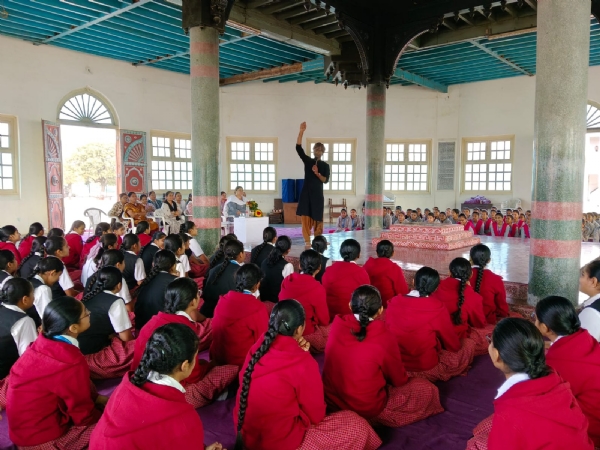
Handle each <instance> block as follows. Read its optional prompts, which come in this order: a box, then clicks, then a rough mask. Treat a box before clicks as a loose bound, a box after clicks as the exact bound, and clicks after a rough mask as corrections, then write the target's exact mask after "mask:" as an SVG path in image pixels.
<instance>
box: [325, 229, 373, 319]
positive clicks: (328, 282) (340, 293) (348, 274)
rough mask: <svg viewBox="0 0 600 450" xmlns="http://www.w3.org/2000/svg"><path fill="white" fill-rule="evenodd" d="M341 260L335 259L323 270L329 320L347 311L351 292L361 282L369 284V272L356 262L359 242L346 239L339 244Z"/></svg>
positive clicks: (358, 254) (361, 283)
mask: <svg viewBox="0 0 600 450" xmlns="http://www.w3.org/2000/svg"><path fill="white" fill-rule="evenodd" d="M340 256H341V257H342V259H343V261H336V262H335V263H333V264H332V265H331V267H329V268H328V269H327V270H326V271H325V275H323V279H322V283H323V287H324V288H325V292H327V307H328V308H329V320H333V318H334V317H335V316H336V315H337V314H347V313H348V302H349V301H350V297H352V293H353V292H354V291H355V290H356V288H358V287H359V286H362V285H363V284H370V283H371V280H370V278H369V274H368V273H367V271H366V270H365V269H363V268H362V267H361V266H359V265H358V264H357V263H356V260H357V259H358V258H360V244H359V243H358V242H357V241H356V240H354V239H346V240H345V241H344V242H342V245H341V246H340Z"/></svg>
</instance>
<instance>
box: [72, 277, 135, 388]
mask: <svg viewBox="0 0 600 450" xmlns="http://www.w3.org/2000/svg"><path fill="white" fill-rule="evenodd" d="M122 283H123V275H122V274H121V271H120V270H119V269H118V268H116V267H114V266H106V267H103V268H102V269H100V270H99V271H98V273H97V274H96V282H95V283H94V285H93V286H92V289H91V291H90V292H88V293H87V294H86V295H84V296H83V298H82V299H81V301H82V302H83V303H84V304H85V306H86V308H87V309H88V310H89V311H90V313H91V314H93V316H94V317H93V319H92V321H91V326H90V327H89V328H88V329H87V330H86V331H84V332H83V333H81V335H80V336H79V348H80V349H81V352H82V353H83V354H84V355H85V359H86V361H87V362H88V365H89V366H90V372H91V375H92V378H94V379H103V378H117V377H121V376H123V375H124V374H125V373H126V372H127V370H129V366H131V361H132V359H133V349H134V346H135V342H134V341H133V334H132V332H131V327H132V325H131V320H130V319H129V314H128V312H127V308H126V307H125V301H124V300H123V298H121V297H119V296H118V295H117V294H118V292H119V291H120V290H121V286H122Z"/></svg>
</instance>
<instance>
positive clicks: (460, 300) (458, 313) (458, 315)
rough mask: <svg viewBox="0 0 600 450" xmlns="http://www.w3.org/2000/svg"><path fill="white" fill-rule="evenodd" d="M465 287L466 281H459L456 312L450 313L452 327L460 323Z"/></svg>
mask: <svg viewBox="0 0 600 450" xmlns="http://www.w3.org/2000/svg"><path fill="white" fill-rule="evenodd" d="M466 287H467V280H465V279H462V280H460V287H459V288H458V303H457V305H456V306H457V308H458V309H457V310H456V311H454V312H453V313H452V323H453V324H454V325H460V324H461V323H462V317H461V316H462V306H463V304H464V303H465V288H466Z"/></svg>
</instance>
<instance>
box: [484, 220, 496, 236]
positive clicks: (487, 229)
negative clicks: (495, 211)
mask: <svg viewBox="0 0 600 450" xmlns="http://www.w3.org/2000/svg"><path fill="white" fill-rule="evenodd" d="M493 222H494V220H493V219H491V218H490V219H488V220H486V221H485V224H484V226H483V234H485V235H486V236H491V234H492V223H493Z"/></svg>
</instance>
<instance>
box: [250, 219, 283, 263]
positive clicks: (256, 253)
mask: <svg viewBox="0 0 600 450" xmlns="http://www.w3.org/2000/svg"><path fill="white" fill-rule="evenodd" d="M276 240H277V230H275V228H273V227H267V228H265V229H264V230H263V242H262V244H260V245H257V246H256V247H254V248H253V249H252V251H251V252H250V262H251V263H252V264H256V265H257V266H258V267H260V266H261V264H262V262H263V261H264V260H265V259H267V258H268V257H269V253H271V250H273V247H274V246H275V241H276Z"/></svg>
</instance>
